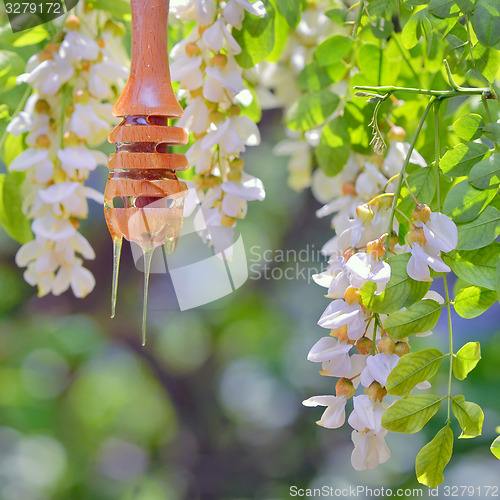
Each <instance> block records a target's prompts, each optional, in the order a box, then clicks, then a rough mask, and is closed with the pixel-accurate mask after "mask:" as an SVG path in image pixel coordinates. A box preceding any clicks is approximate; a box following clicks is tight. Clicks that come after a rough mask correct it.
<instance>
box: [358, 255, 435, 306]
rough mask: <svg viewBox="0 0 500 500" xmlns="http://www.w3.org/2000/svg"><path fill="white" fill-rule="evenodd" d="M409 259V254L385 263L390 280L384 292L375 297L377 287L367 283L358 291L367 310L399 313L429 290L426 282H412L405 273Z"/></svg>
mask: <svg viewBox="0 0 500 500" xmlns="http://www.w3.org/2000/svg"><path fill="white" fill-rule="evenodd" d="M409 259H410V254H409V253H404V254H400V255H396V256H394V257H390V258H389V259H387V263H388V264H389V265H390V266H391V279H390V280H389V281H388V283H387V285H386V287H385V290H384V291H383V292H382V293H381V294H380V295H376V294H375V292H376V289H377V285H376V284H375V283H372V282H371V281H369V282H368V283H366V285H365V286H364V287H363V288H362V289H361V290H360V294H361V300H362V302H363V305H364V306H365V307H367V308H368V309H369V310H371V311H374V312H377V313H383V314H389V313H393V312H395V311H399V309H401V308H402V307H409V306H411V305H412V304H414V303H415V302H417V300H420V299H421V298H422V297H423V296H424V295H425V294H426V293H427V292H428V291H429V288H430V282H428V281H415V280H412V279H411V278H410V277H409V276H408V273H407V272H406V266H407V265H408V260H409Z"/></svg>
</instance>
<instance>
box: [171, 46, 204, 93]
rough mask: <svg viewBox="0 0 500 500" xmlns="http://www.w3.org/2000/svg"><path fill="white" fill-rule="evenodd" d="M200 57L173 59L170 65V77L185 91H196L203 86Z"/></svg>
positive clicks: (201, 59)
mask: <svg viewBox="0 0 500 500" xmlns="http://www.w3.org/2000/svg"><path fill="white" fill-rule="evenodd" d="M202 62H203V58H202V57H201V56H193V57H188V56H187V55H184V56H182V57H179V58H178V59H175V60H174V61H172V63H171V64H170V75H171V77H172V80H174V81H178V82H180V84H181V86H182V87H184V88H186V89H187V90H196V89H198V88H200V87H201V86H202V85H203V73H202V71H201V63H202Z"/></svg>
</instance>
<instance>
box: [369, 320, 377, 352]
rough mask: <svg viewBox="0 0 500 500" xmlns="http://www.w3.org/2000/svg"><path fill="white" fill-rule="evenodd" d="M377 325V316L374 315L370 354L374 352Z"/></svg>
mask: <svg viewBox="0 0 500 500" xmlns="http://www.w3.org/2000/svg"><path fill="white" fill-rule="evenodd" d="M377 326H378V318H377V315H375V321H374V322H373V339H372V348H371V349H370V356H373V355H374V354H375V345H376V344H375V343H376V340H377Z"/></svg>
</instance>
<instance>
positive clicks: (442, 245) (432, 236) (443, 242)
mask: <svg viewBox="0 0 500 500" xmlns="http://www.w3.org/2000/svg"><path fill="white" fill-rule="evenodd" d="M417 225H419V224H417ZM421 227H422V229H423V230H424V235H425V239H426V242H427V245H430V246H433V247H434V248H436V249H438V250H440V251H441V252H451V251H452V250H454V249H455V248H456V246H457V243H458V231H457V226H456V225H455V223H454V222H453V221H452V220H451V219H450V218H449V217H448V216H447V215H444V214H441V213H439V212H431V214H430V218H429V220H428V221H427V222H426V223H425V224H422V226H421Z"/></svg>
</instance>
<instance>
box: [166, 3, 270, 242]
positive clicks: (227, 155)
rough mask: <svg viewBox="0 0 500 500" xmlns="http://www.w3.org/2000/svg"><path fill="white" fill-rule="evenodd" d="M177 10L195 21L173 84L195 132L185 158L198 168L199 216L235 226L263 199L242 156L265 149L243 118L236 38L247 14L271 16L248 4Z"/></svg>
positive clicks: (174, 56)
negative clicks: (249, 207) (249, 150)
mask: <svg viewBox="0 0 500 500" xmlns="http://www.w3.org/2000/svg"><path fill="white" fill-rule="evenodd" d="M172 12H173V13H174V14H175V15H176V16H177V17H179V18H182V19H186V20H196V22H197V27H195V28H194V29H193V30H192V31H191V33H190V34H189V36H188V37H187V38H186V39H185V40H183V41H181V42H180V43H178V44H177V45H176V46H175V47H174V48H173V49H172V51H171V54H170V55H171V60H172V63H171V66H170V69H171V76H172V80H174V81H179V82H180V91H179V97H180V98H185V101H186V104H187V105H186V107H185V112H184V116H183V117H182V118H181V119H180V120H179V122H178V126H180V127H183V128H184V129H186V130H187V131H188V132H190V133H192V134H193V138H194V143H193V145H192V146H191V147H190V149H189V150H188V151H187V153H186V157H187V158H188V160H189V163H190V165H192V166H194V168H195V175H194V177H193V181H194V182H195V184H196V186H197V188H198V191H199V198H200V200H201V201H202V203H201V207H200V214H202V216H203V218H204V226H205V225H206V227H214V226H227V227H233V226H234V225H235V224H236V220H237V219H241V218H244V217H245V215H246V211H247V202H248V201H253V200H259V201H262V200H263V199H264V197H265V191H264V186H263V184H262V182H261V181H260V180H259V179H257V178H255V177H253V176H251V175H249V174H248V173H246V172H245V171H244V170H243V168H244V162H243V160H242V159H241V158H240V155H241V153H243V152H244V151H245V150H246V147H247V146H256V145H258V144H259V143H260V132H259V129H258V127H257V125H256V124H255V123H254V122H253V121H252V120H251V119H250V118H249V117H248V116H246V115H244V114H242V111H243V107H242V105H241V102H242V98H247V97H248V96H251V93H250V90H249V89H248V88H247V87H246V86H245V84H244V82H243V77H242V73H243V68H241V67H240V66H239V65H238V63H237V61H236V59H235V56H236V55H237V54H239V53H240V52H241V47H240V46H239V44H238V42H237V40H236V39H235V37H234V36H233V33H234V30H239V29H240V28H241V23H242V21H243V18H244V16H245V15H252V16H258V17H263V16H264V15H265V8H264V4H263V3H262V2H261V1H256V2H254V3H250V2H249V1H247V0H229V1H228V2H226V3H222V4H219V3H217V4H216V3H215V2H214V1H213V0H204V1H201V2H198V1H196V2H194V1H189V2H187V3H183V4H182V5H181V4H176V3H175V2H174V3H172ZM245 96H246V97H245ZM243 100H244V99H243ZM208 239H210V236H209V235H208Z"/></svg>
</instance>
